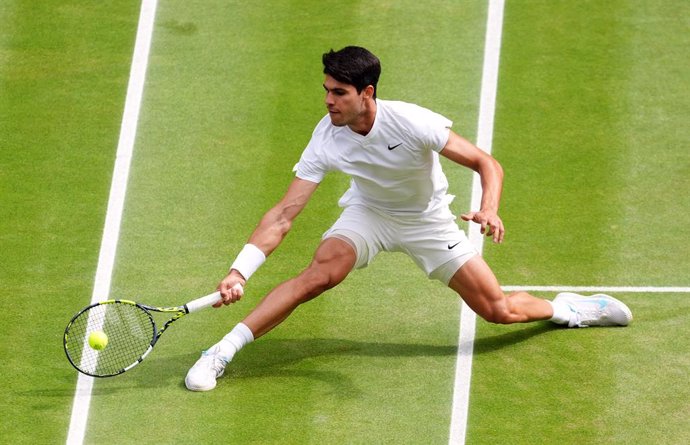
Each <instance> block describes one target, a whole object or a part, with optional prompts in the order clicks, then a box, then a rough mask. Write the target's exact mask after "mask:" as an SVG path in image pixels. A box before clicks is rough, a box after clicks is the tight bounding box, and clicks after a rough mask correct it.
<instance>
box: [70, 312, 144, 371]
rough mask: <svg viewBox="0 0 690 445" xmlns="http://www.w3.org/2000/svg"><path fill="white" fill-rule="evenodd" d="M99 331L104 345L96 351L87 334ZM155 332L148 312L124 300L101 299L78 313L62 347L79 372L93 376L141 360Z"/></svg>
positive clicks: (123, 367) (123, 368)
mask: <svg viewBox="0 0 690 445" xmlns="http://www.w3.org/2000/svg"><path fill="white" fill-rule="evenodd" d="M94 331H102V332H104V333H105V334H106V335H107V337H108V343H107V346H106V347H105V348H104V349H102V350H100V351H97V350H95V349H93V348H91V347H90V346H89V341H88V339H89V335H90V334H91V333H92V332H94ZM155 335H156V332H155V324H154V322H153V319H152V317H151V315H150V314H149V313H148V312H147V311H145V310H144V309H142V308H140V307H138V306H136V305H134V304H131V303H128V302H104V303H101V304H98V305H95V306H92V307H90V308H89V309H88V310H86V311H84V312H82V313H81V314H79V315H78V316H77V317H76V318H75V319H74V320H73V321H72V323H71V324H70V327H69V328H68V333H67V334H66V336H65V350H66V351H67V355H68V356H69V358H70V360H71V361H72V363H73V364H74V365H75V366H76V367H77V368H78V369H79V370H81V371H82V372H84V373H86V374H90V375H94V376H101V377H104V376H111V375H116V374H119V373H121V372H123V371H124V370H126V369H127V368H128V367H129V366H131V365H133V364H135V363H137V362H138V361H139V360H141V358H142V356H143V355H144V353H146V351H147V350H148V349H149V347H150V346H151V343H152V341H153V339H154V337H155Z"/></svg>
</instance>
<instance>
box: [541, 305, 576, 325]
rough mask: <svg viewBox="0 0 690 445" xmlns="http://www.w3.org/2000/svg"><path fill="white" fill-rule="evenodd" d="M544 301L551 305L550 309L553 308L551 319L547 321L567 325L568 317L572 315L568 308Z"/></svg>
mask: <svg viewBox="0 0 690 445" xmlns="http://www.w3.org/2000/svg"><path fill="white" fill-rule="evenodd" d="M546 301H548V302H549V303H551V307H552V308H553V317H551V319H550V320H549V321H552V322H554V323H556V324H568V322H570V316H571V315H572V313H573V311H571V310H570V306H568V305H567V304H566V303H563V302H553V301H549V300H546Z"/></svg>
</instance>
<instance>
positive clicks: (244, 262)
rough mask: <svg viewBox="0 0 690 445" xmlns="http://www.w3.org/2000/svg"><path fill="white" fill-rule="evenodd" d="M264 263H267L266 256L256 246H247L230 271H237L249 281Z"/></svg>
mask: <svg viewBox="0 0 690 445" xmlns="http://www.w3.org/2000/svg"><path fill="white" fill-rule="evenodd" d="M264 261H266V255H264V253H263V252H262V251H261V249H259V248H258V247H256V246H255V245H254V244H245V245H244V247H243V248H242V250H241V251H240V254H239V255H237V258H235V262H234V263H232V266H230V269H231V270H232V269H235V270H236V271H238V272H239V273H241V274H242V276H243V277H244V279H245V280H249V277H251V276H252V274H254V272H256V270H257V269H258V268H259V267H260V266H261V265H262V264H263V263H264Z"/></svg>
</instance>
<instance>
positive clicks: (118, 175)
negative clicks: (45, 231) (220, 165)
mask: <svg viewBox="0 0 690 445" xmlns="http://www.w3.org/2000/svg"><path fill="white" fill-rule="evenodd" d="M156 5H157V0H143V1H142V3H141V11H140V14H139V25H138V28H137V38H136V42H135V44H134V55H133V58H132V67H131V70H130V75H129V84H128V85H127V97H126V99H125V110H124V113H123V116H122V126H121V128H120V140H119V142H118V145H117V154H116V157H115V167H114V169H113V178H112V182H111V185H110V196H109V198H108V210H107V212H106V216H105V227H104V228H103V239H102V240H101V250H100V253H99V255H98V266H97V268H96V278H95V281H94V286H93V294H92V295H91V303H96V302H98V301H102V300H107V299H108V296H109V294H110V283H111V280H112V275H113V266H114V264H115V251H116V250H117V243H118V239H119V237H120V223H121V221H122V210H123V208H124V203H125V194H126V192H127V179H128V177H129V167H130V164H131V161H132V153H133V151H134V139H135V136H136V133H137V122H138V120H139V109H140V106H141V97H142V95H143V92H144V80H145V78H146V67H147V65H148V59H149V49H150V48H151V37H152V35H153V23H154V19H155V16H156ZM93 380H94V379H93V377H88V376H86V375H83V374H79V377H78V379H77V388H76V390H75V392H74V402H73V404H72V416H71V418H70V424H69V431H68V433H67V443H68V444H70V445H72V444H74V445H81V444H82V443H83V442H84V435H85V433H86V422H87V419H88V415H89V406H90V405H91V391H92V389H93Z"/></svg>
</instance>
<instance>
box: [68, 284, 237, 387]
mask: <svg viewBox="0 0 690 445" xmlns="http://www.w3.org/2000/svg"><path fill="white" fill-rule="evenodd" d="M238 286H239V284H238ZM220 300H221V296H220V292H214V293H212V294H209V295H206V296H205V297H201V298H197V299H196V300H192V301H190V302H189V303H187V304H184V305H182V306H175V307H155V306H146V305H144V304H140V303H136V302H134V301H130V300H107V301H101V302H99V303H95V304H92V305H90V306H87V307H85V308H84V309H82V310H81V311H79V312H78V313H77V314H76V315H75V316H74V317H72V320H70V322H69V323H68V324H67V327H66V328H65V334H64V337H63V345H64V347H65V353H66V354H67V359H68V360H69V362H70V363H71V364H72V366H74V367H75V368H76V369H77V371H79V372H81V373H83V374H86V375H90V376H93V377H113V376H116V375H119V374H122V373H123V372H126V371H129V370H130V369H132V368H133V367H135V366H136V365H138V364H139V363H141V361H142V360H144V359H145V358H146V356H147V355H149V353H150V352H151V350H152V349H153V347H154V346H155V345H156V342H157V341H158V339H159V338H160V337H161V335H162V334H163V332H165V330H166V329H168V327H169V326H170V325H171V324H172V323H173V322H175V321H177V320H179V319H180V318H182V317H183V316H185V315H187V314H189V313H192V312H196V311H198V310H201V309H204V308H207V307H209V306H212V305H214V304H215V303H217V302H219V301H220ZM152 312H163V313H168V314H172V317H171V318H170V319H168V320H167V321H166V322H165V323H164V324H163V325H162V327H160V328H159V326H158V325H157V324H156V322H155V320H154V318H153V315H152ZM94 332H102V333H104V334H105V335H106V336H107V337H106V339H107V343H106V344H105V346H104V347H103V345H101V346H100V347H102V349H94V348H93V347H91V345H90V344H89V337H90V336H91V334H92V333H94ZM99 335H100V334H99Z"/></svg>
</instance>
